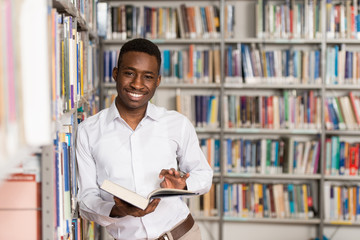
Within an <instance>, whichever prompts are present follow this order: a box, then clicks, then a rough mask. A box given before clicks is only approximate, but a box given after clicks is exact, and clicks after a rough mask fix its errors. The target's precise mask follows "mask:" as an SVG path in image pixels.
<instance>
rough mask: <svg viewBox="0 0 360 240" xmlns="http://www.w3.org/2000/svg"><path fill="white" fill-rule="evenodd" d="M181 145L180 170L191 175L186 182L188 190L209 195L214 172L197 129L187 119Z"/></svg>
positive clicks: (179, 155) (179, 152)
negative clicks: (203, 150) (200, 142)
mask: <svg viewBox="0 0 360 240" xmlns="http://www.w3.org/2000/svg"><path fill="white" fill-rule="evenodd" d="M180 143H181V144H180V149H179V151H178V160H179V168H180V170H181V171H184V172H186V173H190V177H189V178H188V179H187V180H186V185H187V189H188V190H190V191H194V192H198V193H199V194H205V193H207V192H208V191H209V190H210V188H211V184H212V178H213V170H212V168H211V166H210V165H209V163H208V161H207V159H206V158H205V155H204V153H203V152H202V150H201V148H200V145H199V139H198V137H197V134H196V131H195V128H194V127H193V125H192V124H191V123H190V121H188V120H187V119H186V120H185V122H184V124H183V127H182V137H181V141H180Z"/></svg>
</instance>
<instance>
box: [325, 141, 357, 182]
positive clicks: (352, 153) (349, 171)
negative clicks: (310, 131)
mask: <svg viewBox="0 0 360 240" xmlns="http://www.w3.org/2000/svg"><path fill="white" fill-rule="evenodd" d="M359 148H360V142H358V141H353V142H351V141H349V140H344V139H341V138H340V137H339V136H332V137H329V138H326V140H325V151H326V152H325V153H326V154H325V156H326V157H325V174H326V175H346V176H359V175H360V169H359V162H360V157H359Z"/></svg>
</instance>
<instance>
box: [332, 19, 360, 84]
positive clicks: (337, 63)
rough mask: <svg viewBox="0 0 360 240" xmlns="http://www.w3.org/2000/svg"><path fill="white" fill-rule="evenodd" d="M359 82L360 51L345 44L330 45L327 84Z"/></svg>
mask: <svg viewBox="0 0 360 240" xmlns="http://www.w3.org/2000/svg"><path fill="white" fill-rule="evenodd" d="M359 18H360V15H359ZM359 24H360V23H359ZM359 83H360V52H359V51H350V50H347V49H346V45H345V44H342V45H341V46H339V45H335V46H333V47H328V48H327V49H326V84H337V85H343V84H353V85H356V84H359Z"/></svg>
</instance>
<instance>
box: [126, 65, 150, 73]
mask: <svg viewBox="0 0 360 240" xmlns="http://www.w3.org/2000/svg"><path fill="white" fill-rule="evenodd" d="M122 69H123V70H133V71H135V72H136V71H138V70H137V69H136V68H134V67H128V66H125V67H122ZM143 73H145V74H155V73H154V72H152V71H143Z"/></svg>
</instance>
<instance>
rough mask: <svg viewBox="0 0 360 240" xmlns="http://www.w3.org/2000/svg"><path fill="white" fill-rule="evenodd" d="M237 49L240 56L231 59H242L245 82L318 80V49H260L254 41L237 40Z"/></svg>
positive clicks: (319, 67) (319, 61)
mask: <svg viewBox="0 0 360 240" xmlns="http://www.w3.org/2000/svg"><path fill="white" fill-rule="evenodd" d="M237 49H241V58H242V59H239V60H236V59H233V61H234V63H239V62H240V63H242V68H243V75H244V82H245V83H250V84H257V83H269V84H272V83H279V84H280V83H283V84H299V83H301V84H321V53H320V50H296V49H292V48H291V49H285V50H263V49H260V48H256V46H255V44H252V45H250V46H249V45H247V44H238V45H237ZM236 51H238V50H236ZM233 55H234V56H237V54H233ZM228 59H229V60H231V58H228ZM228 65H231V64H228ZM237 67H241V65H237ZM239 71H240V70H239ZM239 71H238V72H239Z"/></svg>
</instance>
